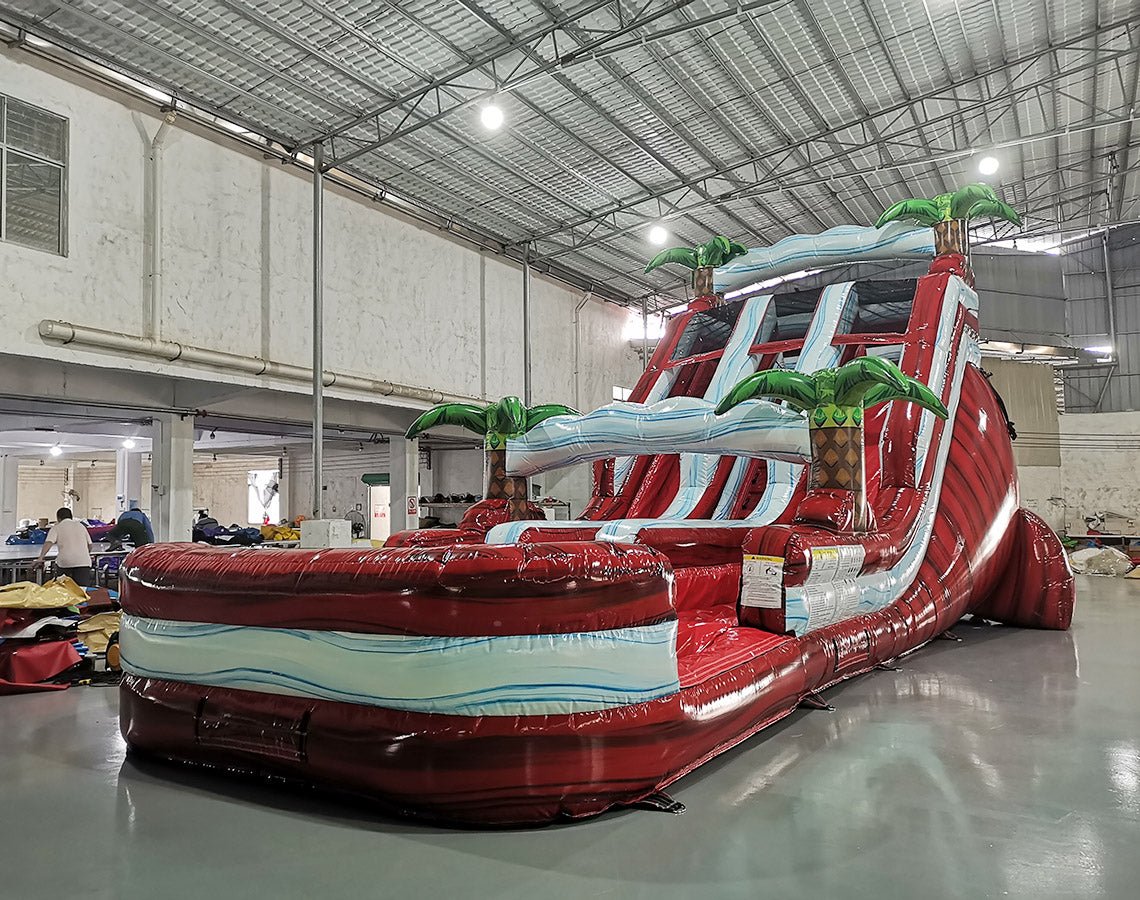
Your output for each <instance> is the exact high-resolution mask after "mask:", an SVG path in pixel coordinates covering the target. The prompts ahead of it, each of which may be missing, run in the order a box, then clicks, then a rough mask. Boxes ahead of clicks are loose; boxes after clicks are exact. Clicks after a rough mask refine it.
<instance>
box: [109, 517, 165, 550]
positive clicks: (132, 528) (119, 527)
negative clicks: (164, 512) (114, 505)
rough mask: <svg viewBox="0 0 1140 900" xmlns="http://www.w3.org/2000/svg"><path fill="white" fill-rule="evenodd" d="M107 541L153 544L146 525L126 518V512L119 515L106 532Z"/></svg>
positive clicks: (139, 544)
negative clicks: (113, 524)
mask: <svg viewBox="0 0 1140 900" xmlns="http://www.w3.org/2000/svg"><path fill="white" fill-rule="evenodd" d="M107 540H108V541H122V542H123V543H126V544H134V546H136V547H141V546H142V545H143V544H153V543H154V541H153V540H152V538H151V536H150V535H149V534H148V533H147V528H146V525H144V524H143V523H142V522H141V521H139V520H138V519H135V518H128V517H127V515H126V513H124V514H123V515H121V516H119V520H118V521H117V522H116V523H115V526H114V527H113V528H112V529H111V530H110V531H108V532H107Z"/></svg>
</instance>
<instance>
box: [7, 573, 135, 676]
mask: <svg viewBox="0 0 1140 900" xmlns="http://www.w3.org/2000/svg"><path fill="white" fill-rule="evenodd" d="M117 606H118V604H117V602H116V597H115V596H114V595H113V594H111V593H110V592H109V591H107V590H106V589H102V588H100V589H92V590H91V591H90V592H87V591H84V589H83V588H81V587H79V585H77V584H76V583H75V582H74V581H72V580H71V579H70V578H67V577H61V578H56V579H54V580H52V581H49V582H48V583H47V584H43V585H39V584H34V583H32V582H28V581H24V582H18V583H16V584H10V585H5V586H4V587H2V588H0V694H20V693H28V692H31V691H50V690H64V689H66V688H67V687H69V686H70V685H72V684H79V683H83V682H90V681H95V680H99V681H106V680H109V679H107V678H106V677H101V678H97V677H96V660H97V659H98V658H100V657H105V655H106V650H107V646H108V644H109V643H110V642H111V641H112V639H113V638H114V636H115V635H116V634H117V632H118V630H119V616H120V613H119V612H118V611H117ZM115 677H117V676H115Z"/></svg>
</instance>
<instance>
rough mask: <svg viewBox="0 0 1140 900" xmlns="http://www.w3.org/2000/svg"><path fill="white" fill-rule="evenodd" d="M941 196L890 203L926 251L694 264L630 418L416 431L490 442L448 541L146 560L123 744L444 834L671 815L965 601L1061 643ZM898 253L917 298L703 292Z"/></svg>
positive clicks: (1052, 552)
mask: <svg viewBox="0 0 1140 900" xmlns="http://www.w3.org/2000/svg"><path fill="white" fill-rule="evenodd" d="M966 199H967V200H971V201H972V202H973V201H977V200H978V197H977V196H973V197H969V196H968V197H967V198H966ZM982 199H985V200H986V201H987V202H989V200H988V198H986V197H983V198H982ZM936 201H939V202H941V205H940V206H935V207H932V208H935V210H936V212H938V217H937V219H935V214H934V213H933V212H930V211H929V210H926V209H925V208H923V209H919V210H918V212H917V213H915V210H914V209H910V210H903V211H902V212H903V213H904V214H906V217H910V218H913V219H917V220H918V221H920V222H923V219H922V216H923V215H928V216H929V218H931V219H934V220H935V221H934V223H933V224H935V229H934V236H933V240H932V237H931V232H930V230H929V229H921V228H914V227H910V226H906V225H903V224H902V223H901V222H893V223H889V224H887V223H882V224H883V225H884V227H881V228H854V227H852V228H843V229H835V230H833V231H832V232H826V233H825V234H823V235H817V236H802V237H799V236H797V237H795V238H789V239H787V240H786V241H782V242H780V244H778V245H775V246H773V247H771V248H765V249H763V250H758V251H751V252H749V253H745V254H743V255H740V252H741V251H743V248H737V245H731V247H732V248H733V249H732V250H731V252H729V251H728V248H729V247H730V242H727V241H725V240H724V239H723V238H718V239H716V240H717V241H721V242H723V244H722V249H724V250H725V251H726V252H725V253H721V254H720V255H719V256H718V255H717V253H716V252H714V251H715V250H716V247H714V246H713V245H712V242H710V245H709V246H710V248H711V249H710V250H709V253H708V254H706V255H705V256H703V257H701V258H698V256H697V254H696V251H686V252H689V253H691V256H685V257H684V259H689V260H690V261H691V262H693V263H695V264H694V265H693V266H692V267H693V268H694V269H696V270H697V275H698V278H697V280H696V284H697V285H698V287H699V286H701V285H702V284H703V285H704V290H703V291H701V292H699V293H700V295H699V296H698V297H697V299H695V300H694V301H692V302H691V303H690V304H689V306H688V308H687V309H686V310H685V311H684V312H681V313H679V314H678V315H675V316H673V317H672V318H671V319H670V320H669V322H668V325H667V328H666V331H665V335H664V337H663V338H662V339H661V341H660V342H659V343H658V345H657V348H656V351H655V352H654V354H653V357H652V359H651V361H650V363H649V365H648V367H647V369H646V370H645V372H644V374H643V375H642V377H641V379H640V381H639V382H638V384H637V386H636V389H635V390H634V392H633V394H632V397H631V400H630V401H629V402H625V403H614V404H611V405H608V406H604V407H602V408H600V409H597V410H593V411H590V412H588V413H586V414H584V415H581V414H577V413H575V412H573V411H571V410H568V409H566V408H564V407H553V406H551V407H535V408H532V409H530V410H527V409H525V408H523V407H522V405H521V404H519V403H518V401H515V400H513V398H507V399H506V400H504V401H502V402H500V403H499V404H495V405H493V406H489V407H487V408H486V409H482V408H479V407H475V406H471V407H467V406H462V408H456V407H455V405H453V406H452V407H451V408H448V409H441V410H437V411H432V412H431V413H428V414H425V416H424V417H421V422H420V423H418V426H413V433H417V432H419V431H422V430H423V429H424V428H425V427H434V426H435V425H436V424H439V423H449V422H450V423H453V424H463V425H465V426H466V427H469V428H471V429H472V430H475V431H478V432H479V433H481V434H484V435H485V436H486V440H487V460H488V494H487V497H488V499H486V500H484V501H483V502H482V503H480V504H478V505H477V506H476V507H475V508H474V509H472V510H471V512H470V513H469V514H468V515H467V517H466V518H465V519H464V521H463V522H461V523H460V525H459V527H458V528H454V529H425V530H420V531H410V532H403V533H401V534H398V535H395V536H394V537H393V538H392V539H391V540H390V541H389V543H388V544H387V545H386V546H385V547H383V548H381V549H338V550H320V551H311V550H268V551H267V550H257V549H250V550H228V549H217V548H202V547H197V546H194V545H157V546H150V547H146V548H142V549H140V550H137V551H135V552H134V553H133V554H131V556H130V557H129V558H128V559H127V561H126V563H125V566H124V581H125V587H124V591H123V604H124V609H125V611H126V615H125V617H124V622H123V632H122V639H121V643H122V656H123V666H124V669H125V672H126V673H127V674H126V677H125V679H124V682H123V687H122V703H121V722H122V730H123V734H124V736H125V737H126V740H127V742H128V744H129V746H130V747H131V749H132V750H134V751H137V752H144V753H147V754H150V755H153V756H157V757H161V758H165V759H168V760H173V761H180V762H183V763H190V764H196V765H201V766H207V767H213V768H215V769H219V770H223V771H227V772H232V773H244V774H258V775H271V776H279V777H284V778H291V779H295V780H298V781H301V782H306V783H315V784H318V785H321V786H324V787H327V788H331V789H334V790H341V791H349V792H353V793H357V794H363V795H367V796H368V797H370V798H373V799H374V800H375V802H376V803H377V804H378V805H379V807H380V808H382V809H384V810H387V811H395V812H398V813H402V814H407V815H415V816H420V817H425V818H429V819H433V820H437V821H447V822H461V823H470V824H495V825H503V824H519V823H542V822H548V821H552V820H555V819H558V818H562V817H571V818H574V817H582V816H588V815H593V814H597V813H600V812H602V811H604V810H606V809H607V808H610V807H612V806H615V805H629V804H636V803H649V804H657V805H662V806H665V807H669V805H670V801H669V799H668V797H667V795H665V794H664V793H663V791H664V789H665V788H667V787H668V786H669V785H670V784H671V783H672V782H674V781H676V780H677V779H679V778H681V777H682V776H684V775H685V774H686V773H687V772H690V771H692V770H693V769H694V768H696V767H698V766H700V765H701V764H702V763H704V762H705V761H707V760H709V759H711V758H712V757H714V756H716V755H718V754H721V753H724V752H725V751H728V750H729V749H730V748H732V747H733V746H735V745H737V744H739V743H741V742H742V741H745V740H747V739H748V738H749V737H751V736H752V735H754V734H756V733H757V732H758V731H760V730H761V729H763V728H765V727H766V726H768V725H770V724H772V723H774V722H776V721H777V720H779V719H781V718H782V717H784V716H786V715H788V714H789V713H791V712H792V711H793V710H795V709H796V708H797V706H799V705H801V704H809V705H811V704H814V705H821V704H823V701H822V699H821V698H820V696H819V692H820V691H822V690H824V689H826V688H827V687H829V686H831V685H834V684H836V683H837V682H839V681H841V680H843V679H846V678H850V677H853V676H856V675H860V674H862V673H865V672H868V671H869V670H871V669H873V668H874V667H875V666H877V665H880V664H882V663H885V662H888V661H890V660H892V659H895V658H896V657H898V656H899V655H900V654H903V653H905V652H907V651H910V650H912V649H914V648H916V647H918V646H920V645H922V644H923V643H925V642H927V641H930V640H932V639H933V638H935V637H937V636H938V635H940V634H942V633H944V632H946V631H947V630H948V629H949V628H950V627H951V626H952V625H954V623H955V622H957V621H958V619H960V618H961V617H962V616H964V615H966V614H968V613H972V614H973V615H975V616H979V617H983V618H986V619H990V620H996V621H1000V622H1003V623H1008V624H1011V625H1019V626H1026V627H1038V628H1053V629H1064V628H1067V627H1068V625H1069V621H1070V618H1071V614H1072V607H1073V596H1074V588H1073V580H1072V575H1071V573H1070V571H1069V568H1068V563H1067V560H1066V557H1065V554H1064V552H1063V550H1062V548H1061V546H1060V543H1059V541H1058V540H1057V538H1056V536H1055V535H1054V534H1053V533H1052V532H1051V531H1050V530H1049V528H1048V527H1047V526H1046V525H1045V524H1044V523H1043V522H1042V521H1041V520H1040V519H1038V518H1037V517H1036V516H1035V515H1033V514H1032V513H1031V512H1028V511H1027V510H1024V509H1022V508H1020V506H1019V503H1018V491H1017V481H1016V468H1015V465H1014V461H1013V453H1012V447H1011V443H1010V435H1009V431H1008V429H1007V422H1006V419H1005V415H1004V412H1003V408H1002V404H1001V402H1000V400H999V398H998V397H997V396H996V394H995V393H994V390H993V388H992V387H991V386H990V384H989V382H988V380H987V378H986V376H985V374H984V373H983V372H982V369H981V366H980V360H981V357H980V352H979V346H978V301H977V295H976V294H975V292H974V290H973V287H972V281H973V276H972V274H971V272H970V269H969V263H968V256H967V252H968V247H965V246H963V241H964V235H965V233H966V219H967V218H968V216H966V215H965V214H959V213H960V212H962V210H961V209H960V208H959V207H961V202H958V201H955V202H957V204H958V205H957V207H955V208H954V209H953V213H954V214H953V215H950V212H949V211H951V206H950V205H949V203H950V201H949V200H948V199H947V198H935V201H921V202H927V203H931V204H935V203H936ZM906 202H907V203H915V202H918V201H906ZM995 202H996V198H995ZM1007 209H1008V208H1007ZM888 212H890V211H888ZM982 212H986V213H990V212H992V210H990V209H989V208H985V209H983V210H982ZM1011 212H1012V211H1011ZM975 214H977V209H975ZM947 222H949V223H951V224H952V226H953V228H951V226H950V225H947V224H946V223H947ZM923 224H931V223H930V222H923ZM947 242H949V243H947ZM727 257H732V258H727ZM916 257H923V258H926V259H930V258H931V257H933V261H932V264H931V268H930V272H929V274H927V275H925V276H923V277H921V278H917V279H901V280H857V281H849V282H842V283H834V284H829V285H827V286H826V287H822V288H813V289H809V290H794V289H786V290H782V291H758V292H754V293H751V294H748V293H746V294H744V295H743V296H742V297H741V298H740V299H736V300H733V301H729V302H726V301H725V300H724V299H723V296H722V294H721V293H718V291H723V290H724V289H726V288H733V287H739V286H742V285H745V284H748V283H752V282H756V281H757V280H758V279H763V278H768V277H771V276H773V275H774V274H780V273H784V274H786V273H788V272H791V271H796V270H801V269H805V268H816V267H823V266H826V265H833V264H836V263H848V262H853V261H860V260H863V259H869V258H890V259H898V258H911V259H913V258H916ZM677 258H678V259H680V258H681V256H678V257H677ZM709 260H713V265H718V264H719V268H717V269H716V272H715V276H712V273H711V272H710V271H705V272H701V271H700V270H701V269H706V270H710V269H712V268H713V266H712V265H708V264H707V263H708V262H709ZM710 276H712V277H715V279H716V285H715V289H714V288H713V287H711V286H709V285H708V278H709V277H710ZM702 280H703V281H702ZM583 463H588V464H591V465H592V466H593V470H594V494H593V498H592V499H591V501H590V503H589V505H588V506H587V507H586V509H585V510H584V511H583V513H582V514H581V516H580V517H579V518H578V519H577V520H574V521H570V522H562V521H559V522H547V521H544V520H542V519H541V518H538V517H539V516H540V515H541V514H540V513H538V512H537V511H536V510H535V509H534V508H533V507H529V506H528V505H527V503H526V502H525V496H526V494H525V493H524V491H525V484H526V482H525V479H526V477H527V476H529V475H533V474H536V473H539V472H544V471H549V470H551V469H555V468H558V467H561V466H568V465H573V464H583ZM993 646H994V649H995V652H1000V641H998V642H994V645H993Z"/></svg>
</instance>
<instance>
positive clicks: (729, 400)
mask: <svg viewBox="0 0 1140 900" xmlns="http://www.w3.org/2000/svg"><path fill="white" fill-rule="evenodd" d="M760 397H771V398H772V399H775V400H786V401H787V402H788V403H789V404H791V405H792V406H795V407H796V408H797V409H808V408H810V407H812V406H814V405H815V402H816V398H817V393H816V385H815V379H813V378H812V377H811V376H810V375H805V374H803V373H802V372H787V371H785V370H783V369H767V370H765V371H763V372H757V373H756V374H754V375H749V376H748V377H747V378H745V379H744V380H743V381H741V382H740V383H739V384H737V385H736V386H735V387H734V388H733V389H732V390H731V391H729V392H728V394H727V395H726V396H725V398H724V399H723V400H721V401H720V403H719V404H717V408H716V414H717V415H718V416H719V415H723V414H724V413H726V412H728V411H729V410H730V409H732V408H733V407H734V406H737V405H738V404H740V403H743V402H744V401H745V400H755V399H757V398H760Z"/></svg>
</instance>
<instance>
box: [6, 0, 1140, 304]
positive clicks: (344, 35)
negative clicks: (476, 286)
mask: <svg viewBox="0 0 1140 900" xmlns="http://www.w3.org/2000/svg"><path fill="white" fill-rule="evenodd" d="M0 20H3V21H5V22H7V23H9V24H10V25H12V26H15V27H16V28H19V29H23V30H24V31H25V32H26V33H27V34H30V35H33V36H35V37H39V38H42V39H45V40H48V41H50V42H52V43H53V44H56V45H58V46H61V47H63V48H66V49H67V50H69V51H72V52H74V53H77V54H79V55H81V56H83V57H84V58H86V59H89V60H92V61H95V62H98V63H100V64H102V65H105V66H107V67H109V68H112V69H114V70H116V71H119V72H122V73H124V74H128V75H130V76H132V77H134V78H137V79H139V80H142V81H144V82H145V83H147V84H150V85H153V86H155V87H157V88H159V89H161V90H162V91H164V92H167V93H169V94H171V95H173V96H174V97H175V98H176V101H177V102H178V103H185V104H189V105H191V106H193V107H195V108H197V109H198V110H203V111H206V112H208V113H210V114H212V115H217V116H220V117H223V118H224V119H226V120H228V121H230V122H233V123H237V124H239V125H241V126H244V127H245V128H248V129H250V130H252V131H254V132H256V133H257V134H259V135H262V136H264V137H267V138H268V139H270V140H271V141H273V142H276V143H277V144H279V145H281V146H282V147H283V148H285V149H286V151H288V152H298V151H299V152H303V153H305V154H308V153H311V152H312V151H311V148H312V147H313V145H314V144H315V143H317V142H321V143H322V147H323V152H324V159H325V163H326V165H327V166H328V167H329V168H330V169H331V170H333V171H334V173H345V174H347V175H349V176H352V177H354V178H357V179H360V180H362V181H363V182H366V183H367V184H368V185H370V186H371V187H373V188H375V189H376V191H377V194H378V195H379V194H384V195H390V196H392V197H396V198H400V199H401V201H402V202H404V201H410V202H411V203H412V204H414V205H415V207H416V208H418V209H422V210H424V211H426V212H430V213H431V214H432V215H434V216H437V217H438V218H439V221H441V222H443V223H445V224H451V225H453V226H454V227H455V228H462V229H465V230H466V232H467V233H469V234H477V235H479V236H480V237H481V238H485V239H486V240H487V241H489V242H491V243H492V244H493V245H503V246H504V247H505V248H506V249H507V251H508V252H510V253H512V254H514V255H516V256H517V255H519V254H521V252H522V248H523V247H524V246H527V245H529V246H530V248H531V250H530V253H531V258H532V260H533V261H534V263H535V265H536V266H537V267H538V268H539V269H540V270H541V269H542V268H544V267H549V268H550V269H551V270H552V271H553V272H554V273H555V274H558V275H559V276H560V277H563V278H564V279H565V280H568V281H571V282H572V283H575V284H578V285H580V286H581V287H583V288H593V289H595V290H596V291H597V292H599V293H602V294H605V295H607V296H610V297H612V298H615V299H619V300H636V299H637V298H640V297H643V296H646V295H649V296H651V301H650V302H651V304H654V305H657V304H664V305H669V304H671V303H672V302H675V298H677V297H680V296H683V294H684V292H685V290H686V287H685V283H684V282H683V280H682V279H680V278H679V277H678V276H677V274H676V273H675V272H669V271H666V270H658V271H656V272H654V273H653V274H651V275H648V276H647V275H644V274H643V272H642V269H643V267H644V262H645V260H646V259H647V258H648V257H649V256H650V255H651V254H652V253H653V252H654V250H655V248H653V247H652V246H651V245H650V244H649V243H648V241H647V234H648V230H649V228H650V227H651V226H652V225H655V224H662V225H664V226H665V227H666V228H667V229H668V230H669V232H670V233H671V237H670V243H671V244H692V243H699V242H701V241H703V240H705V239H707V237H708V236H709V235H710V234H714V233H721V234H726V235H729V236H731V237H733V238H735V239H738V240H740V241H743V242H744V243H746V244H748V245H750V246H757V245H767V244H770V243H772V242H774V241H776V240H779V239H780V238H781V237H784V236H786V235H788V234H792V233H796V232H815V231H819V230H822V229H825V228H829V227H831V226H834V225H839V224H844V223H868V222H871V221H873V220H874V219H875V217H876V216H877V214H878V213H879V211H880V210H882V209H883V208H884V207H885V206H886V205H888V204H889V203H891V202H893V201H895V200H898V199H900V198H903V197H908V196H929V195H933V194H936V193H940V192H942V191H945V190H946V189H947V188H948V187H950V186H954V185H957V184H960V183H962V182H964V181H967V180H975V179H976V178H977V177H978V176H977V164H978V160H979V158H980V156H981V155H983V154H989V155H993V156H995V157H997V159H998V160H999V163H1000V169H999V171H998V173H997V175H996V176H994V177H993V178H992V179H990V180H991V181H993V182H995V183H997V184H998V185H999V186H1000V188H1001V190H1002V192H1003V194H1004V195H1005V198H1006V199H1007V200H1009V202H1011V203H1012V204H1013V205H1015V206H1016V207H1017V208H1019V209H1020V210H1021V211H1023V213H1024V214H1025V218H1026V230H1027V232H1028V233H1029V235H1031V236H1035V237H1038V238H1042V239H1044V240H1046V241H1051V242H1053V243H1056V241H1058V240H1060V239H1061V238H1062V237H1063V236H1064V235H1065V234H1067V233H1070V232H1079V231H1087V230H1088V229H1090V228H1095V227H1099V226H1103V225H1105V224H1106V223H1111V222H1118V221H1125V220H1129V219H1132V218H1136V217H1137V202H1136V201H1137V190H1138V189H1140V180H1138V177H1137V175H1136V174H1135V169H1136V166H1135V165H1134V160H1135V154H1136V151H1135V147H1136V143H1137V142H1138V141H1140V136H1134V131H1133V124H1134V122H1133V119H1134V117H1135V110H1134V106H1135V100H1136V88H1137V73H1138V56H1140V53H1138V51H1140V4H1138V3H1137V2H1135V0H1100V2H1097V0H752V2H749V0H740V2H737V0H731V2H730V0H637V2H628V0H617V2H614V0H609V2H598V0H560V2H555V0H0ZM490 103H494V104H496V105H498V106H499V107H501V109H502V110H503V112H504V114H505V123H504V125H503V126H502V127H501V128H499V129H497V130H494V131H491V130H488V129H486V128H485V127H484V126H483V125H482V124H481V110H482V108H483V107H485V106H486V105H488V104H490ZM1008 229H1009V226H1003V229H1002V230H1001V231H1000V232H994V231H992V230H989V229H988V226H987V229H986V230H985V231H984V233H983V234H982V235H981V237H983V238H990V239H998V238H1003V237H1007V236H1008V235H1007V234H1006V231H1007V230H1008ZM670 297H671V298H674V299H670Z"/></svg>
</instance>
